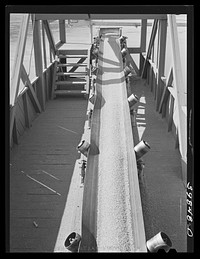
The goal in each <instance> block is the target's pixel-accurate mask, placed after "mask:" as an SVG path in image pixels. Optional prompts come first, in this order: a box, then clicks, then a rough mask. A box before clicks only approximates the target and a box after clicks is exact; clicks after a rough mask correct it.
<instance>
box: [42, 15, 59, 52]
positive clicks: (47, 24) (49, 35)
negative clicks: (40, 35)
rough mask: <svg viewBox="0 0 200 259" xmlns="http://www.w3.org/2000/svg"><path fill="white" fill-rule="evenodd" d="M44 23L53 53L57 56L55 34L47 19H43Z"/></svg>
mask: <svg viewBox="0 0 200 259" xmlns="http://www.w3.org/2000/svg"><path fill="white" fill-rule="evenodd" d="M42 23H43V24H44V28H45V30H46V34H47V38H48V40H49V43H50V46H51V49H52V51H53V54H54V56H55V55H56V52H57V49H56V46H55V41H54V38H53V34H52V32H51V28H50V26H49V22H48V21H47V20H45V21H42Z"/></svg>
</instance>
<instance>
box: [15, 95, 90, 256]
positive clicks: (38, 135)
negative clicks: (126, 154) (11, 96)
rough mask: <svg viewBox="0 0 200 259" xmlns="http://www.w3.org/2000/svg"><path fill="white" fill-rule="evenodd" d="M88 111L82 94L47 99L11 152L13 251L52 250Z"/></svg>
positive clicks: (77, 157)
mask: <svg viewBox="0 0 200 259" xmlns="http://www.w3.org/2000/svg"><path fill="white" fill-rule="evenodd" d="M86 109H87V101H86V100H85V99H83V98H58V99H55V100H53V101H49V102H48V103H47V106H46V110H45V111H44V112H43V113H42V114H40V115H39V116H38V117H37V118H36V119H35V121H34V122H33V125H32V127H31V128H30V129H29V130H27V131H26V132H25V133H24V135H23V136H22V137H21V139H20V144H19V146H15V147H14V148H13V150H12V151H11V154H10V155H11V157H10V251H11V252H53V250H54V246H55V242H56V239H57V235H58V231H59V227H60V222H61V218H62V215H63V210H64V207H65V203H66V198H67V195H68V191H69V186H70V181H71V177H72V173H73V170H74V165H75V163H76V160H77V159H79V158H80V154H79V153H77V150H76V146H77V145H78V143H79V142H80V140H81V136H82V134H83V130H84V123H85V119H86ZM80 180H81V179H80Z"/></svg>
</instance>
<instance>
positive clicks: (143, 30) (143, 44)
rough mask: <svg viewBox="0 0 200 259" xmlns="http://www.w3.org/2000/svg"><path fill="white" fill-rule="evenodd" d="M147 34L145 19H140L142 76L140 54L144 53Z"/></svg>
mask: <svg viewBox="0 0 200 259" xmlns="http://www.w3.org/2000/svg"><path fill="white" fill-rule="evenodd" d="M146 34H147V19H142V24H141V37H140V65H139V68H140V71H139V72H140V75H141V74H142V67H143V64H144V61H143V57H142V52H146V36H147V35H146Z"/></svg>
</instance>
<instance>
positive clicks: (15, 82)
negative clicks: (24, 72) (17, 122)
mask: <svg viewBox="0 0 200 259" xmlns="http://www.w3.org/2000/svg"><path fill="white" fill-rule="evenodd" d="M29 20H30V15H29V14H25V15H24V16H23V18H22V24H21V28H20V32H19V38H18V43H17V48H16V56H15V60H14V66H13V73H12V76H11V86H10V93H11V96H10V105H11V106H14V107H13V109H12V112H11V114H10V145H11V142H12V133H13V125H14V118H15V111H16V106H15V103H16V100H17V95H18V91H19V82H20V70H21V65H22V63H23V58H24V50H25V46H26V38H27V31H28V24H29Z"/></svg>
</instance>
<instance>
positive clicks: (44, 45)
mask: <svg viewBox="0 0 200 259" xmlns="http://www.w3.org/2000/svg"><path fill="white" fill-rule="evenodd" d="M42 46H43V56H44V68H47V55H46V43H45V32H44V24H43V23H42Z"/></svg>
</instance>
